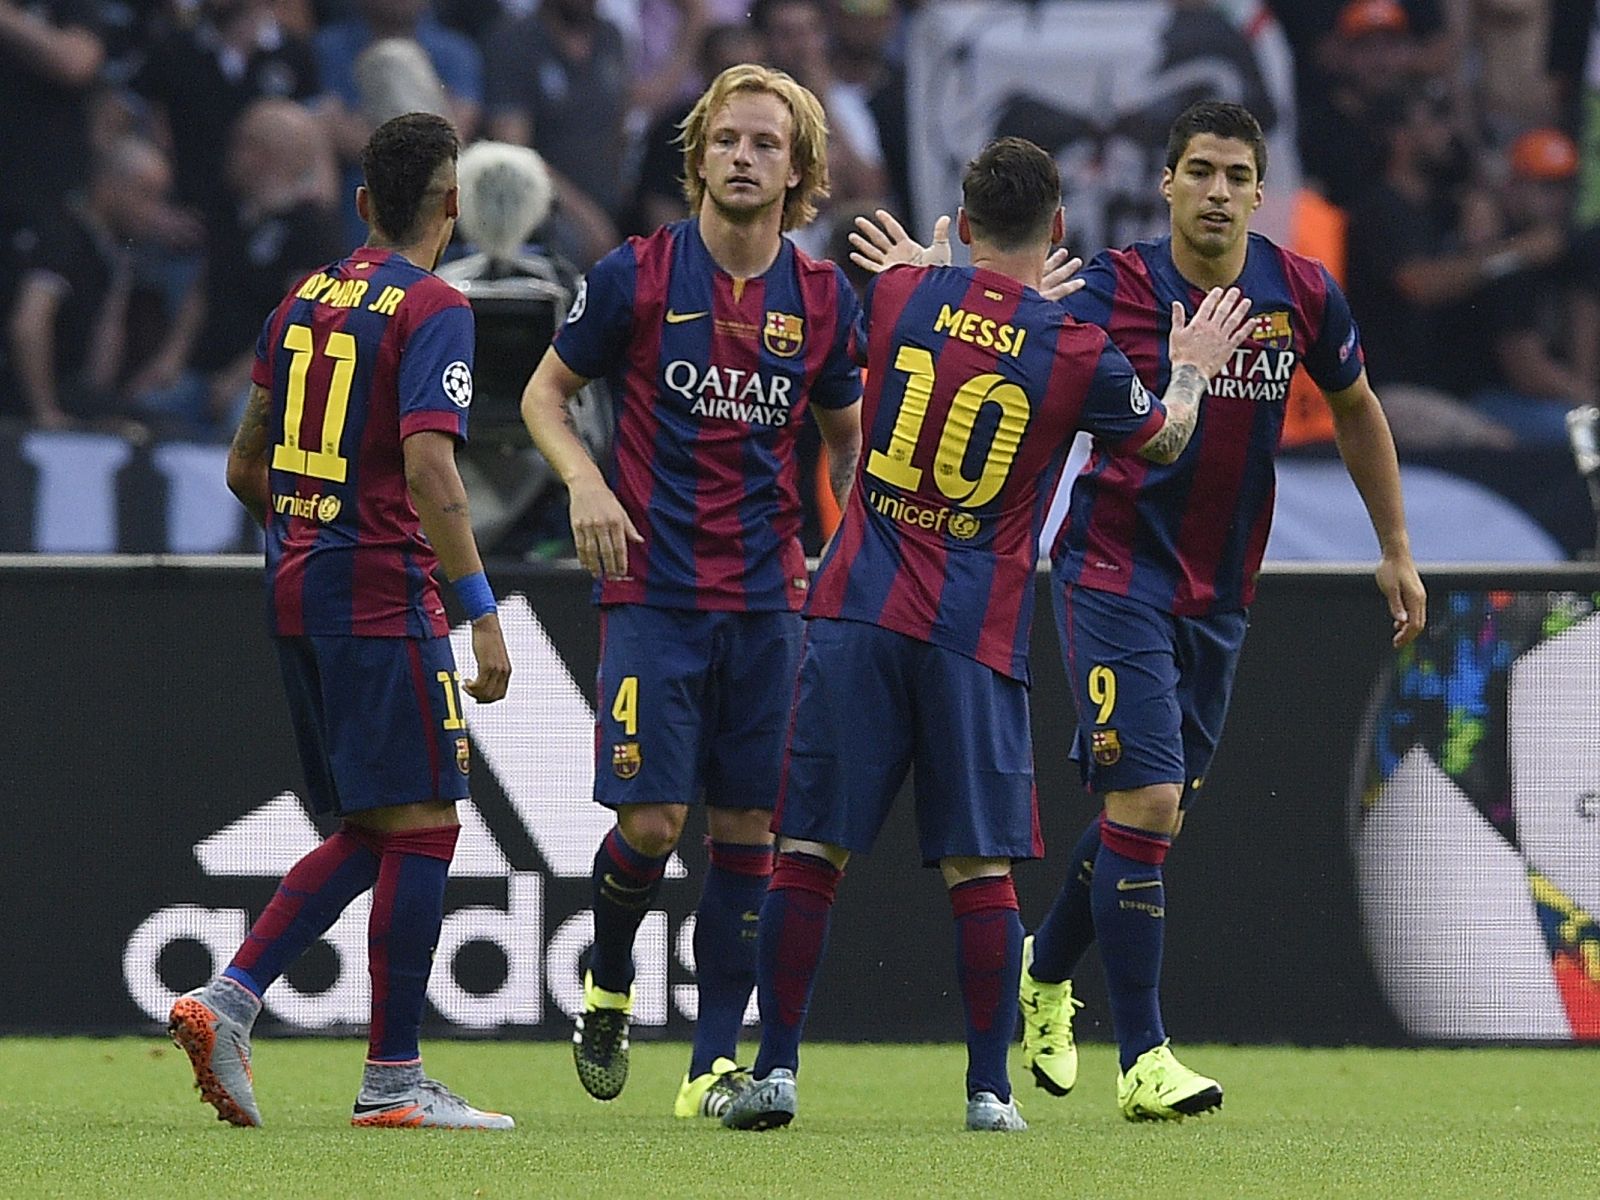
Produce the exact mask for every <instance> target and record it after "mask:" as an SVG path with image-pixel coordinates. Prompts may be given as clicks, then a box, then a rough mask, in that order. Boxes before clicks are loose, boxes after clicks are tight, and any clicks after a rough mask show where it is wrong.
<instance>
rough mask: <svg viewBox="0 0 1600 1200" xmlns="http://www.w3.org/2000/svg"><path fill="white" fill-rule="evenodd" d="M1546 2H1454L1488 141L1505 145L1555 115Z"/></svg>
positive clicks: (1465, 73)
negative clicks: (1517, 135)
mask: <svg viewBox="0 0 1600 1200" xmlns="http://www.w3.org/2000/svg"><path fill="white" fill-rule="evenodd" d="M1552 7H1553V6H1552V4H1551V3H1550V0H1457V3H1456V8H1457V9H1458V10H1459V13H1460V17H1459V19H1460V20H1461V22H1462V25H1463V29H1462V40H1463V42H1464V58H1465V61H1464V63H1463V67H1464V69H1463V70H1462V71H1461V72H1460V73H1459V75H1458V77H1459V78H1461V79H1462V80H1463V81H1464V82H1467V83H1469V85H1470V91H1471V94H1472V103H1473V111H1474V112H1475V113H1476V114H1477V117H1478V121H1479V124H1480V126H1481V127H1482V129H1483V131H1484V133H1485V135H1486V136H1487V137H1488V139H1489V141H1490V142H1491V143H1492V144H1495V145H1502V146H1503V145H1505V144H1507V143H1508V142H1509V141H1510V140H1511V139H1512V138H1513V137H1514V136H1515V135H1516V134H1518V133H1520V132H1522V131H1523V130H1526V129H1528V128H1529V127H1530V126H1536V125H1544V124H1549V123H1550V122H1551V121H1553V120H1554V119H1555V117H1556V114H1557V106H1556V89H1555V80H1554V77H1553V76H1552V75H1551V74H1550V71H1549V57H1550V48H1551V47H1550V32H1551V28H1552V14H1551V9H1552Z"/></svg>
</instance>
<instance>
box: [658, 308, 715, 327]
mask: <svg viewBox="0 0 1600 1200" xmlns="http://www.w3.org/2000/svg"><path fill="white" fill-rule="evenodd" d="M710 312H711V310H710V309H709V308H707V309H702V310H701V311H699V312H687V313H681V312H673V311H672V310H671V309H670V308H669V309H667V324H668V325H681V324H682V323H683V322H685V321H698V320H699V319H700V318H701V317H704V316H706V315H708V314H709V313H710Z"/></svg>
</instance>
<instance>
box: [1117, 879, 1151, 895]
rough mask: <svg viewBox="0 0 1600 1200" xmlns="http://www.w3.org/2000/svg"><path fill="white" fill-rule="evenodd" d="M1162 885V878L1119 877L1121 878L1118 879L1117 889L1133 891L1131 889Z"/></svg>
mask: <svg viewBox="0 0 1600 1200" xmlns="http://www.w3.org/2000/svg"><path fill="white" fill-rule="evenodd" d="M1160 886H1161V880H1159V879H1119V880H1117V891H1119V892H1131V891H1134V890H1136V889H1138V888H1147V887H1160Z"/></svg>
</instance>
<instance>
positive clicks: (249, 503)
mask: <svg viewBox="0 0 1600 1200" xmlns="http://www.w3.org/2000/svg"><path fill="white" fill-rule="evenodd" d="M271 404H272V397H271V396H270V395H268V393H267V390H266V388H264V387H262V386H261V385H260V384H251V385H250V399H249V401H248V402H247V403H246V404H245V409H244V417H243V418H242V419H241V420H240V422H239V428H238V430H237V431H236V432H235V433H234V435H233V445H232V446H230V447H229V448H228V490H229V491H230V492H232V493H233V494H234V495H235V496H237V497H238V498H239V503H240V504H242V505H244V506H245V507H246V508H247V509H249V510H250V515H251V516H252V517H254V518H255V521H256V524H257V525H261V526H265V525H266V523H267V505H268V504H269V503H271V501H272V488H271V485H270V484H269V482H268V480H267V413H268V411H269V410H270V408H271Z"/></svg>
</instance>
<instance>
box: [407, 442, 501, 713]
mask: <svg viewBox="0 0 1600 1200" xmlns="http://www.w3.org/2000/svg"><path fill="white" fill-rule="evenodd" d="M400 453H401V457H402V458H403V459H404V460H405V470H406V490H407V491H408V492H410V493H411V503H412V504H413V505H415V506H416V510H417V519H418V520H419V521H421V523H422V532H423V534H424V535H425V536H426V537H427V539H428V542H429V544H431V545H432V546H433V552H434V554H436V555H437V556H438V558H439V565H440V566H441V567H443V568H444V573H445V576H446V577H447V578H448V579H449V580H450V581H451V583H452V584H453V585H454V586H455V589H456V596H457V598H458V599H460V601H461V602H462V604H463V605H464V606H465V607H466V609H467V615H468V616H469V617H471V618H472V654H473V657H474V658H476V659H477V660H478V674H477V676H476V677H475V678H473V679H469V680H467V681H466V682H465V683H463V684H462V685H461V687H462V690H463V691H465V692H466V693H467V695H469V696H471V697H472V698H473V699H474V700H477V701H479V702H480V703H483V704H490V703H493V702H494V701H496V700H498V699H500V698H501V697H502V696H504V695H505V694H506V685H507V684H508V683H509V682H510V680H511V657H510V655H508V654H507V653H506V643H505V637H504V636H503V635H502V634H501V632H500V615H499V613H498V611H497V610H496V609H495V604H494V593H493V592H491V591H489V583H488V581H487V580H486V579H485V578H484V574H483V560H482V559H481V558H479V557H478V542H477V539H476V538H474V537H473V536H472V513H471V510H470V509H469V507H468V505H467V489H466V485H465V484H463V483H462V482H461V472H460V471H458V470H457V469H456V439H455V438H454V437H453V436H452V435H450V434H448V433H444V432H442V431H440V430H436V429H422V430H418V431H417V432H416V433H413V434H411V435H410V436H409V437H407V438H406V440H405V441H404V442H402V443H401V445H400Z"/></svg>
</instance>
